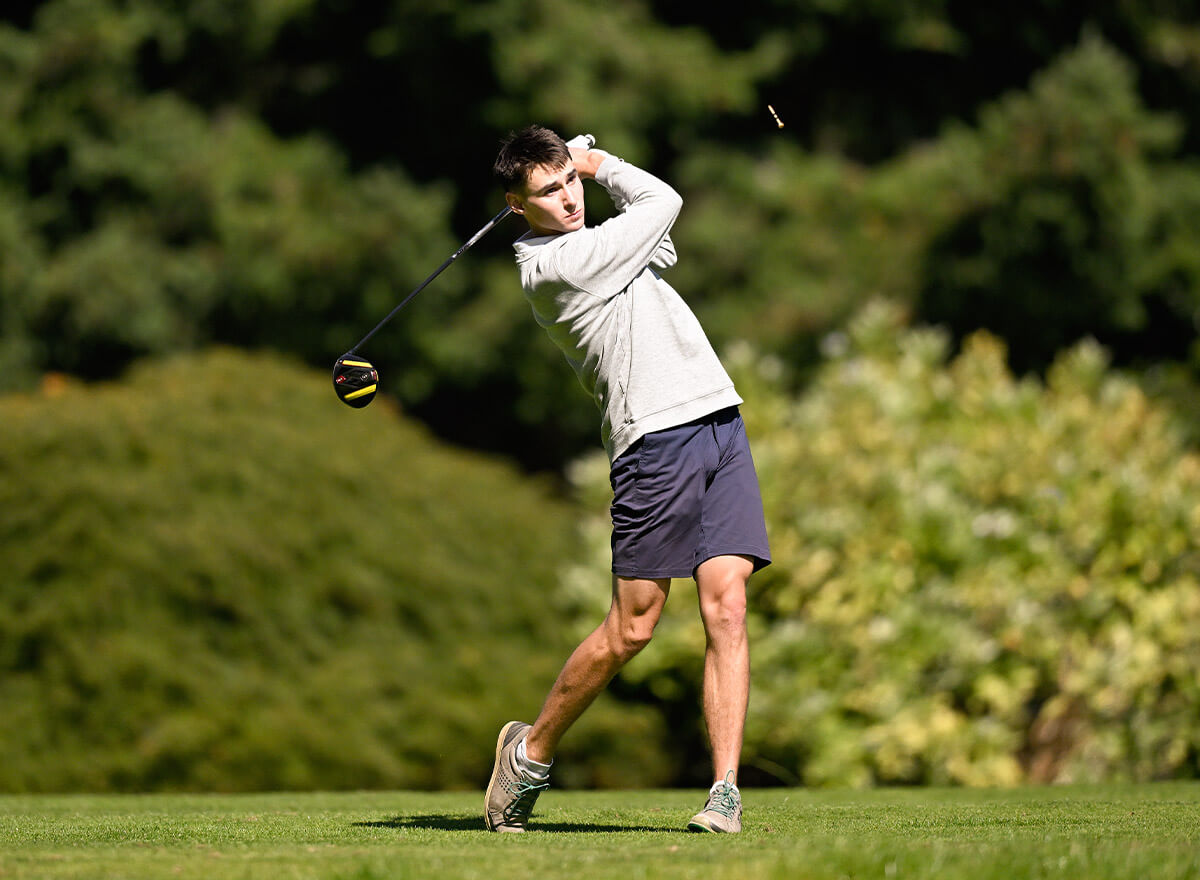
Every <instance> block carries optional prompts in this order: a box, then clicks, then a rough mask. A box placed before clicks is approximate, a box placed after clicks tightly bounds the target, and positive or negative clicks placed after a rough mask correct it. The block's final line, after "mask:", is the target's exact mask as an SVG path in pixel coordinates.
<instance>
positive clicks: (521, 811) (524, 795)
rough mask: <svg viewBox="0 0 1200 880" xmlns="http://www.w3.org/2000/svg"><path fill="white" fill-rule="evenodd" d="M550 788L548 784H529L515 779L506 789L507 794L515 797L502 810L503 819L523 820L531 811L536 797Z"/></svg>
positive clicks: (526, 781)
mask: <svg viewBox="0 0 1200 880" xmlns="http://www.w3.org/2000/svg"><path fill="white" fill-rule="evenodd" d="M549 787H550V783H549V782H529V781H528V780H526V779H517V780H516V781H514V782H513V784H512V785H510V786H509V787H508V793H509V794H511V795H516V799H515V800H514V801H513V802H512V803H511V804H509V805H508V807H507V808H506V809H505V810H504V819H505V821H508V820H510V819H514V818H524V817H526V816H528V815H529V814H530V813H531V812H532V811H533V804H534V802H535V801H536V800H537V798H538V795H539V794H541V793H542V792H543V791H545V790H546V789H548V788H549Z"/></svg>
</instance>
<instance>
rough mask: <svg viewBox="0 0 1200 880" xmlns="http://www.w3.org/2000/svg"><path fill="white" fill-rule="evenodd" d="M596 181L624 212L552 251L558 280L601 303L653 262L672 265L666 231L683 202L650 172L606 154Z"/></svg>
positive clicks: (671, 248) (672, 251) (575, 234)
mask: <svg viewBox="0 0 1200 880" xmlns="http://www.w3.org/2000/svg"><path fill="white" fill-rule="evenodd" d="M596 181H597V183H599V184H600V185H601V186H603V187H604V188H605V189H606V190H608V192H609V193H610V195H612V197H613V201H614V202H615V203H616V204H617V205H618V207H620V206H621V205H622V204H623V205H624V207H623V209H622V210H621V212H620V213H619V214H617V215H616V216H615V217H611V218H609V219H608V220H605V221H604V222H603V223H601V224H600V225H599V226H594V227H589V228H584V229H580V230H579V231H577V232H573V233H570V234H569V235H566V236H564V240H563V242H562V243H561V246H560V247H558V248H557V249H556V252H555V259H556V261H557V263H558V266H557V270H558V274H559V276H560V277H561V278H562V279H563V280H564V281H566V282H567V283H568V284H570V285H571V286H573V287H576V288H578V289H580V290H583V291H586V292H588V293H590V294H592V295H593V296H598V297H602V298H604V299H608V298H611V297H613V296H616V295H617V294H619V293H620V292H621V291H622V290H624V289H625V288H626V287H628V286H629V285H630V284H631V283H632V282H633V279H634V278H636V277H637V276H638V275H639V274H641V272H642V271H643V270H645V268H646V267H647V266H649V265H651V264H654V265H655V266H657V267H659V268H667V267H669V266H671V265H674V263H675V248H674V245H672V244H671V240H670V234H669V233H670V231H671V226H672V225H673V224H674V223H675V218H676V217H678V216H679V210H680V208H681V207H682V205H683V199H682V198H680V196H679V194H678V193H677V192H675V190H674V189H672V188H671V187H670V186H669V185H667V184H666V183H664V182H663V181H661V180H659V179H658V178H657V177H655V176H654V175H653V174H650V173H649V172H648V171H643V170H642V169H640V168H638V167H636V166H634V165H630V164H629V163H628V162H622V161H621V160H620V159H617V158H616V157H615V156H610V157H609V158H607V159H605V160H604V162H602V163H601V165H600V168H599V169H598V170H597V172H596Z"/></svg>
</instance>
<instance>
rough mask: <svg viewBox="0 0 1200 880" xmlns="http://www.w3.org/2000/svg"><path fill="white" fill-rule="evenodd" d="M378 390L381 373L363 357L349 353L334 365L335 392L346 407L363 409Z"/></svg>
mask: <svg viewBox="0 0 1200 880" xmlns="http://www.w3.org/2000/svg"><path fill="white" fill-rule="evenodd" d="M378 388H379V372H378V371H377V370H376V369H375V367H373V366H372V365H371V362H370V361H368V360H367V359H366V358H364V357H363V356H362V355H359V354H355V353H354V352H352V351H351V352H347V353H346V354H344V355H342V356H341V357H340V358H338V359H337V362H336V363H335V364H334V365H333V390H334V391H336V392H337V396H338V399H339V400H341V402H342V403H344V404H346V406H352V407H354V408H355V409H362V408H363V407H364V406H366V405H367V404H368V403H370V402H371V401H372V400H374V399H375V391H376V390H377V389H378Z"/></svg>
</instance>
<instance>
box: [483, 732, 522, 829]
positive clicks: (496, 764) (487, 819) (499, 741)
mask: <svg viewBox="0 0 1200 880" xmlns="http://www.w3.org/2000/svg"><path fill="white" fill-rule="evenodd" d="M521 723H522V722H520V721H510V722H508V724H506V725H504V726H503V727H502V728H500V735H499V736H498V737H496V760H495V761H493V762H492V778H491V779H489V780H488V787H487V791H486V792H484V795H483V824H484V825H486V826H487V830H488V831H495V830H497V829H496V826H494V825H492V814H491V803H492V789H493V788H494V787H495V785H496V779H497V778H498V777H499V776H500V753H501V752H503V751H504V738H505V737H506V736H507V735H508V732H509V731H510V730H512V728H513V725H514V724H521ZM521 830H524V829H521Z"/></svg>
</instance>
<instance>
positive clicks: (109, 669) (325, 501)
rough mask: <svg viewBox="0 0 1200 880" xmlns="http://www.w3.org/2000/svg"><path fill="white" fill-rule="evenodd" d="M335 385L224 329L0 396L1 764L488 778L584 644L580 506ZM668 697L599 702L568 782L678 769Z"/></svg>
mask: <svg viewBox="0 0 1200 880" xmlns="http://www.w3.org/2000/svg"><path fill="white" fill-rule="evenodd" d="M328 383H329V379H328V377H327V375H325V374H313V373H311V372H308V371H301V370H298V369H296V368H295V367H293V366H290V365H288V364H286V363H283V362H281V361H279V360H277V359H273V358H266V357H261V356H260V357H250V356H246V355H240V354H235V353H233V352H231V351H221V352H214V353H211V354H207V355H204V356H200V357H189V358H178V359H174V360H170V361H152V362H148V363H145V364H143V365H142V366H140V367H139V368H138V369H137V370H136V371H135V373H134V375H133V376H132V377H131V378H130V379H129V380H128V381H127V382H123V383H121V384H119V385H113V386H108V387H99V388H95V389H89V388H85V387H80V386H77V385H75V384H73V383H66V384H63V382H62V380H61V379H55V380H54V381H52V382H50V383H49V384H47V385H46V386H45V388H44V389H43V391H42V392H41V393H38V394H29V395H20V396H14V395H10V396H7V397H4V398H0V424H3V425H4V432H3V436H2V439H0V558H3V559H4V564H5V575H4V578H3V579H2V580H0V704H3V705H4V707H5V710H4V711H5V724H4V725H3V728H2V730H0V752H2V753H3V754H4V756H5V760H4V761H3V765H2V766H0V789H3V790H9V791H14V790H16V791H23V790H28V791H55V790H68V789H81V790H107V789H119V790H143V789H150V788H154V789H206V790H210V789H211V790H251V789H278V788H289V789H291V788H353V787H361V788H368V787H369V788H374V787H380V786H383V787H394V786H410V787H439V788H444V787H450V788H459V787H475V786H477V785H479V784H480V781H481V780H484V779H486V777H487V773H488V770H489V768H490V766H491V761H492V744H493V742H494V737H495V734H496V731H497V730H498V729H499V727H500V725H501V724H503V723H504V722H505V721H507V720H509V719H510V717H513V716H516V715H520V716H526V717H528V716H531V715H533V714H534V713H535V712H536V710H537V708H538V706H539V705H540V700H541V698H542V696H543V695H544V692H545V689H546V688H547V687H548V686H549V683H550V682H551V681H552V680H553V677H554V675H555V673H556V672H557V669H558V665H559V664H560V663H561V661H562V659H563V657H565V656H566V651H567V650H568V649H569V645H568V644H567V643H566V642H565V640H564V638H563V636H562V634H561V633H560V632H559V630H558V628H557V627H556V626H555V621H554V620H553V619H552V618H551V617H550V616H548V615H546V614H545V613H544V612H543V610H542V604H543V601H544V598H545V597H546V596H547V595H548V594H549V593H550V592H551V591H552V588H553V581H554V577H555V574H554V573H555V569H556V567H557V564H558V562H559V560H560V559H561V558H563V556H565V555H569V554H570V552H571V547H572V546H573V541H572V539H571V530H570V522H571V517H570V511H569V508H566V507H564V505H563V504H562V503H561V502H558V501H556V500H554V498H552V497H551V496H550V495H549V493H548V492H547V491H546V488H545V487H543V486H540V485H538V484H537V483H533V482H530V481H528V480H525V479H522V478H521V477H519V476H518V475H517V474H515V473H514V472H513V471H512V469H511V468H509V467H507V466H504V465H502V464H500V463H498V462H495V461H489V460H486V459H482V458H480V457H478V456H475V455H468V454H464V453H460V452H454V451H450V450H447V449H443V448H440V447H438V446H437V445H436V444H434V443H432V442H431V440H430V438H429V437H428V436H427V435H426V434H425V433H424V431H423V430H421V429H419V428H417V427H416V426H414V425H413V424H412V423H411V422H410V421H408V420H406V419H404V418H402V417H400V416H399V414H398V413H397V412H396V410H395V409H394V407H392V406H389V405H388V403H387V401H386V400H383V399H381V400H378V401H376V402H375V403H374V404H373V405H372V407H370V408H369V409H367V410H362V411H351V410H349V409H346V408H345V407H343V406H342V405H341V404H339V403H338V402H337V400H336V398H335V397H334V395H333V393H332V389H331V388H330V386H329V384H328ZM606 584H607V580H606V579H602V580H601V581H600V585H599V589H600V591H602V592H603V591H604V590H605V586H606ZM656 723H657V722H656V721H655V718H654V716H653V715H652V714H650V713H648V712H634V713H632V714H630V713H624V712H623V713H622V714H621V715H620V716H619V717H618V716H616V715H614V714H613V713H612V711H611V710H610V709H606V708H605V707H604V706H603V705H601V706H600V707H599V712H598V713H596V716H595V718H594V719H590V720H589V722H588V723H587V724H586V725H585V726H584V727H583V728H581V730H580V733H579V736H578V737H577V738H576V739H575V740H574V741H573V744H572V745H573V747H574V748H578V749H580V750H587V752H588V754H587V755H586V756H581V757H579V758H578V759H577V760H572V761H571V763H572V764H573V765H574V766H573V767H572V770H571V772H568V773H565V774H562V777H561V778H560V780H559V782H560V783H565V784H567V785H570V784H582V783H597V782H599V783H607V784H623V785H635V786H636V785H650V784H655V783H660V784H661V783H662V782H663V781H665V780H664V776H663V772H662V771H661V770H658V769H656V768H657V767H659V766H660V764H661V762H660V761H659V760H658V756H657V755H655V754H654V747H655V744H656V743H658V742H659V741H660V739H661V732H660V731H659V729H658V727H657V726H656ZM618 728H620V729H627V730H628V731H629V732H630V733H631V734H632V735H631V736H629V737H626V738H624V739H621V738H617V737H614V736H613V735H612V734H613V731H615V730H616V729H618ZM568 754H573V753H572V752H570V751H568Z"/></svg>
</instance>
